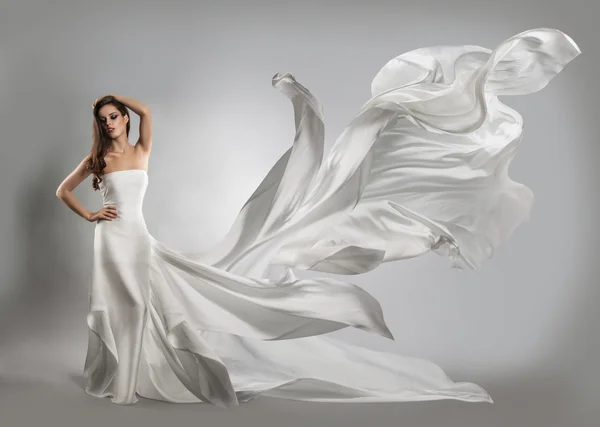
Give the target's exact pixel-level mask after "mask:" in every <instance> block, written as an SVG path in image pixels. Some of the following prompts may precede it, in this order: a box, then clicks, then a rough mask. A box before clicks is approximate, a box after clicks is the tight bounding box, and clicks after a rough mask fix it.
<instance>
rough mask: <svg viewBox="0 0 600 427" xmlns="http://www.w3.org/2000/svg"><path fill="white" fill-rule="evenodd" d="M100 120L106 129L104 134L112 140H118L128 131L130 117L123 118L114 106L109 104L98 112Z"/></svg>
mask: <svg viewBox="0 0 600 427" xmlns="http://www.w3.org/2000/svg"><path fill="white" fill-rule="evenodd" d="M98 118H99V119H100V125H101V126H102V127H103V128H104V132H106V134H107V135H108V137H109V138H111V139H115V138H118V137H119V136H120V135H121V134H123V133H124V132H126V130H127V128H126V125H127V122H128V121H129V117H127V116H123V115H122V114H121V113H120V111H119V110H117V108H116V107H115V106H114V105H112V104H107V105H104V106H103V107H102V108H100V110H98Z"/></svg>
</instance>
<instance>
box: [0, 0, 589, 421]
mask: <svg viewBox="0 0 600 427" xmlns="http://www.w3.org/2000/svg"><path fill="white" fill-rule="evenodd" d="M599 12H600V7H599V5H598V3H596V2H594V1H592V0H589V1H585V0H570V1H569V3H568V4H567V2H566V1H563V2H559V1H556V0H554V1H548V0H527V1H525V2H524V1H522V0H504V1H489V0H461V1H456V0H452V1H449V0H437V1H431V0H418V1H400V0H398V1H380V0H369V1H367V0H364V1H324V0H321V1H318V2H317V1H313V0H310V1H309V0H303V1H301V2H300V1H294V2H292V1H273V0H269V1H260V2H259V1H241V0H238V1H235V2H234V1H223V0H220V1H219V2H216V1H215V2H200V1H181V0H172V1H169V2H167V1H112V0H103V1H94V2H90V1H75V0H71V1H65V0H62V1H59V0H54V1H52V2H48V1H27V0H18V1H17V0H13V1H10V0H8V1H7V0H2V2H1V3H0V97H1V102H0V131H1V134H0V135H1V139H0V147H1V150H2V151H1V158H0V162H1V167H0V191H1V195H2V199H1V200H2V201H1V204H0V218H1V221H0V242H1V244H0V271H1V273H2V274H1V276H0V278H1V282H0V393H1V395H0V425H2V426H3V427H4V426H6V427H9V426H10V427H12V426H17V425H28V426H34V425H37V423H38V422H40V423H41V422H43V424H44V425H65V424H69V425H81V426H86V427H88V426H105V425H109V424H114V425H119V426H137V425H145V426H153V425H157V426H158V425H161V426H162V425H165V424H166V423H169V425H200V424H202V425H210V426H221V425H223V426H225V425H231V426H236V425H237V426H242V425H243V426H281V425H283V424H284V423H285V424H286V425H289V426H302V427H306V426H318V427H321V426H348V427H350V426H360V427H366V426H377V427H380V426H406V427H408V426H431V427H434V426H440V427H441V426H444V427H459V426H460V427H470V426H478V427H482V426H486V427H487V426H491V427H496V426H498V427H500V426H502V427H506V426H510V427H517V426H540V427H541V426H543V427H554V426H557V427H558V426H561V427H562V426H567V425H568V426H570V427H571V426H572V427H575V426H598V425H600V421H599V419H600V414H599V412H600V411H599V409H598V405H597V404H598V402H600V385H599V384H600V369H599V367H598V363H599V360H600V357H599V356H600V354H599V353H600V352H599V348H600V339H599V334H598V332H597V331H598V327H599V326H600V315H599V310H598V308H597V307H598V304H599V303H600V298H599V297H600V290H599V283H598V276H599V273H600V268H599V264H600V262H599V261H600V258H599V255H598V253H599V250H600V247H599V244H598V239H599V237H600V233H599V226H598V218H599V209H598V206H599V203H598V199H599V197H598V192H597V190H596V191H594V189H595V188H594V187H595V186H597V185H598V184H599V183H600V179H599V178H600V172H599V169H598V162H599V160H600V150H599V148H598V137H597V130H596V128H597V124H598V105H599V99H600V89H599V88H600V85H599V83H598V79H597V75H598V70H599V69H600V60H599V56H598V53H599V49H598V40H597V39H598V34H599V33H598V22H597V17H598V16H599ZM536 27H553V28H557V29H559V30H561V31H564V32H565V33H567V34H568V35H569V36H571V37H572V38H573V39H574V40H575V41H576V43H577V44H578V45H579V47H580V48H581V50H582V51H583V54H582V55H580V56H579V57H578V58H576V59H575V60H574V61H573V62H572V63H571V64H569V65H567V67H566V68H565V69H564V70H563V71H562V73H561V74H559V75H558V76H557V77H556V78H555V79H554V80H553V81H552V82H551V83H550V85H549V86H548V87H546V88H545V89H543V90H542V91H541V92H538V93H536V94H533V95H529V96H526V97H511V98H507V97H504V98H502V100H503V102H505V103H507V104H509V105H510V106H512V107H514V108H516V109H517V110H518V111H519V112H520V113H521V114H522V115H523V117H524V121H525V130H524V138H523V143H522V146H521V148H520V151H519V153H518V154H517V157H516V159H515V161H514V162H513V163H512V167H511V169H510V171H511V177H512V178H513V179H514V180H516V181H519V182H522V183H525V184H526V185H528V186H529V187H530V188H532V190H533V191H534V193H535V195H536V201H535V208H534V212H533V215H532V219H531V221H529V222H528V223H526V224H524V225H523V226H522V227H520V228H519V229H518V230H517V231H516V233H515V234H514V236H513V238H512V239H511V241H510V242H509V243H508V244H506V245H505V246H503V247H502V248H501V249H500V250H499V251H498V252H497V253H496V254H495V255H494V257H493V258H492V259H490V260H489V261H488V262H487V263H486V264H485V265H484V268H483V269H481V270H480V271H476V272H473V271H462V270H454V269H450V268H449V263H448V260H446V259H444V258H441V257H439V256H437V255H435V254H433V253H430V254H427V255H426V256H423V257H420V258H416V259H413V260H408V261H403V262H396V263H389V264H385V265H383V266H381V267H380V268H378V269H377V270H375V271H373V272H370V273H368V274H364V275H360V276H353V277H350V276H346V278H347V279H348V280H352V281H353V282H354V283H357V284H360V285H362V286H364V287H365V288H366V289H368V290H369V291H370V292H371V293H372V294H374V295H375V296H376V297H377V298H378V299H379V300H380V301H381V302H382V305H383V308H384V312H385V314H386V320H387V322H388V324H389V326H390V328H391V330H392V331H393V333H394V335H395V336H396V341H395V342H394V341H388V340H385V339H383V338H381V337H378V336H374V335H373V336H371V335H369V334H367V333H364V332H361V331H356V330H351V329H346V330H342V331H339V332H336V333H334V334H333V335H335V336H337V337H340V338H342V339H345V340H348V341H351V342H359V343H362V344H364V345H365V346H369V347H372V348H377V349H384V350H387V351H393V352H398V353H401V354H405V355H411V356H417V357H424V358H428V359H431V360H433V361H435V362H436V363H438V364H439V365H440V366H441V367H443V368H444V369H445V370H446V372H447V373H448V374H449V375H450V376H451V377H452V378H453V379H455V380H457V381H471V382H475V383H478V384H480V385H481V386H483V387H484V388H486V389H487V390H488V391H489V392H490V393H491V395H492V397H493V398H494V400H495V402H494V403H493V404H491V405H490V404H484V403H482V404H469V403H464V402H456V401H437V402H419V403H399V404H395V403H384V404H378V403H368V404H327V403H305V402H294V401H287V400H281V399H273V398H266V397H259V398H258V399H256V400H254V401H252V402H250V403H249V404H247V405H243V406H241V407H239V408H236V409H234V410H230V411H228V410H225V409H220V408H216V407H212V406H209V405H202V404H198V405H169V404H165V403H161V402H155V401H151V400H146V399H140V402H139V403H138V404H137V405H135V406H131V407H120V406H116V405H113V404H111V403H110V401H109V400H108V399H94V398H92V397H89V396H87V395H85V394H84V392H83V379H82V377H81V372H82V369H83V362H84V357H85V351H86V346H87V333H88V331H87V325H86V323H85V315H86V310H87V296H88V285H89V275H90V272H91V260H92V258H91V255H92V242H93V230H94V224H93V223H88V222H86V221H85V220H83V219H81V218H79V217H78V216H76V215H75V214H74V213H73V212H71V211H70V210H69V209H68V208H67V207H66V206H64V205H63V204H62V203H61V202H60V201H59V200H58V199H57V198H56V196H55V191H56V188H57V187H58V185H59V184H60V182H61V181H62V180H63V179H64V177H65V176H66V175H67V174H68V173H70V172H71V170H72V169H73V168H74V167H75V166H76V165H77V163H78V162H80V161H81V160H82V159H83V157H84V156H85V155H86V154H87V153H88V151H89V148H90V145H91V139H90V133H91V125H92V107H91V105H92V102H93V101H94V99H95V98H96V97H98V96H102V95H105V94H106V93H118V94H122V95H125V96H130V97H133V98H137V99H140V100H141V101H143V102H145V103H147V104H148V105H149V106H150V108H151V109H152V111H153V118H154V137H153V141H154V145H153V152H152V157H151V160H150V167H149V175H150V184H149V188H148V191H147V195H146V200H145V205H144V213H145V216H146V221H147V223H148V227H149V229H150V232H151V233H152V234H153V235H154V236H155V237H156V238H157V239H159V240H161V241H163V242H164V243H165V244H167V245H171V246H173V247H174V248H179V249H181V250H185V251H187V250H196V249H203V248H208V247H210V246H212V245H213V244H215V243H216V242H217V241H218V240H219V239H220V238H221V237H222V236H223V235H224V234H225V232H226V231H227V230H228V228H229V226H230V225H231V223H232V221H233V220H234V218H235V217H236V215H237V212H238V211H239V209H240V208H241V206H242V204H243V203H244V202H245V200H246V199H247V198H248V197H249V195H250V194H251V193H252V191H253V190H254V189H255V188H256V186H257V185H258V184H259V182H260V181H261V180H262V178H263V176H264V175H265V174H266V172H267V171H268V170H269V169H270V167H271V166H272V165H273V164H274V162H275V161H276V160H277V159H278V158H279V156H280V155H281V154H282V153H283V152H285V151H286V150H287V149H288V147H289V146H290V144H291V143H292V138H293V135H294V124H293V113H292V107H291V105H290V104H289V100H288V99H287V98H286V97H285V96H284V95H282V94H281V93H279V92H278V91H277V90H275V89H273V88H272V86H271V77H272V76H273V75H274V74H275V73H276V72H284V71H289V72H291V73H292V74H293V75H294V76H295V77H296V78H297V79H298V81H299V82H301V83H302V84H303V85H305V86H306V87H308V88H309V90H310V91H311V92H313V93H314V94H315V95H316V96H317V98H318V99H319V100H320V101H321V103H322V104H323V106H324V110H325V119H326V127H327V141H328V145H327V147H330V146H331V144H332V143H333V141H334V140H335V138H336V137H337V136H338V135H339V134H340V133H341V131H342V130H343V128H344V126H345V125H346V124H348V123H349V121H350V120H351V119H352V118H353V117H354V115H355V114H356V113H357V112H358V110H359V109H360V107H361V106H362V104H363V103H364V102H366V101H367V100H368V99H369V97H370V93H369V89H370V83H371V79H372V78H373V77H374V76H375V74H376V73H377V71H378V70H379V69H380V68H381V67H382V66H383V65H384V64H385V63H386V62H387V61H388V60H389V59H391V58H392V57H394V56H396V55H399V54H400V53H403V52H405V51H408V50H412V49H415V48H418V47H423V46H429V45H437V44H477V45H482V46H486V47H489V48H494V47H495V46H496V45H498V44H499V43H500V42H501V41H503V40H504V39H506V38H508V37H510V36H512V35H514V34H516V33H519V32H522V31H524V30H527V29H530V28H536ZM132 119H133V121H132V133H131V134H130V141H131V142H135V140H136V139H137V137H138V128H137V127H138V124H139V120H138V118H137V116H135V115H133V116H132ZM75 195H76V196H77V197H78V198H79V200H81V201H82V202H83V203H84V204H85V205H86V206H88V207H89V208H90V209H94V210H96V209H99V208H100V207H101V206H102V201H101V196H100V194H99V193H98V192H94V191H92V187H91V178H88V179H87V180H86V181H84V182H83V183H82V185H81V186H80V187H78V188H77V189H76V191H75ZM302 274H306V273H305V272H303V273H301V275H302ZM306 275H310V274H306ZM355 374H356V375H360V372H356V373H355Z"/></svg>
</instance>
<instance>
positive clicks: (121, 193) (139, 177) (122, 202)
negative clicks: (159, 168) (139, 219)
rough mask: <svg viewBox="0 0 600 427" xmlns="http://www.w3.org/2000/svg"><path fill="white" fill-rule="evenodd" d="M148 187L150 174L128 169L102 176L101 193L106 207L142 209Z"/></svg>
mask: <svg viewBox="0 0 600 427" xmlns="http://www.w3.org/2000/svg"><path fill="white" fill-rule="evenodd" d="M147 187H148V174H147V173H146V171H145V170H143V169H126V170H120V171H115V172H109V173H107V174H105V175H103V176H102V182H101V183H100V191H101V192H102V201H103V205H104V206H108V205H116V206H117V207H121V208H141V206H142V203H143V202H144V195H145V194H146V188H147Z"/></svg>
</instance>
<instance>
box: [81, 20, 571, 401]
mask: <svg viewBox="0 0 600 427" xmlns="http://www.w3.org/2000/svg"><path fill="white" fill-rule="evenodd" d="M580 53H581V51H580V50H579V48H578V47H577V45H576V44H575V42H574V41H573V40H572V39H571V38H569V37H568V36H567V35H565V34H564V33H562V32H560V31H558V30H554V29H546V28H541V29H534V30H529V31H525V32H523V33H520V34H517V35H515V36H513V37H511V38H509V39H507V40H506V41H504V42H502V43H501V44H500V45H499V46H498V47H497V48H496V49H494V50H489V49H486V48H483V47H479V46H472V45H465V46H437V47H429V48H421V49H416V50H413V51H410V52H408V53H405V54H403V55H400V56H398V57H396V58H394V59H392V60H390V61H389V62H388V63H387V64H386V65H385V66H384V67H383V68H382V69H381V70H380V71H379V73H378V74H377V75H376V77H375V79H374V80H373V82H372V94H373V97H372V98H371V99H370V100H369V101H368V102H367V103H366V104H365V105H364V106H363V108H362V109H361V111H360V112H359V114H358V115H357V116H356V117H355V118H354V119H353V120H352V122H351V123H350V124H349V125H348V126H347V127H346V129H345V130H344V131H343V133H342V134H341V135H340V137H339V138H338V139H337V141H336V142H335V144H334V146H333V148H332V149H331V151H330V152H329V153H327V155H325V156H324V152H323V151H324V121H323V113H322V109H321V105H320V104H319V102H318V101H317V100H316V98H315V97H314V96H313V95H312V94H311V93H310V92H309V91H308V89H306V88H305V87H304V86H302V85H301V84H299V83H298V82H297V81H296V80H295V78H294V77H293V76H292V75H290V74H289V73H285V74H276V75H275V76H274V77H273V85H274V87H276V88H277V89H279V90H280V91H281V92H283V93H284V94H285V95H286V96H287V97H288V98H289V99H290V101H291V102H292V105H293V109H294V114H295V123H296V130H297V133H296V138H295V139H294V143H293V145H292V147H291V148H290V149H289V150H288V151H287V152H286V153H285V154H284V155H283V156H282V157H281V159H280V160H279V161H278V162H277V163H276V164H275V165H274V166H273V168H272V169H271V170H270V172H269V173H268V174H267V176H266V177H265V179H264V180H263V182H262V183H261V184H260V186H259V187H258V188H257V189H256V191H255V192H254V193H253V194H252V196H251V197H250V198H249V199H248V201H247V202H246V203H245V204H244V206H243V207H242V209H241V211H240V213H239V215H238V217H237V219H236V220H235V222H234V223H233V225H232V227H231V229H230V231H229V232H228V233H227V235H226V236H225V238H224V239H223V240H222V241H221V242H220V243H219V244H218V245H216V246H215V247H214V248H212V249H211V250H209V251H206V252H203V253H196V254H185V253H182V252H177V251H175V250H173V249H170V248H167V247H165V246H164V245H162V244H161V243H160V242H158V241H157V240H156V239H154V238H153V237H152V236H151V235H150V234H149V232H148V229H147V227H146V223H145V221H144V217H143V214H142V203H143V199H144V194H145V191H146V188H147V185H148V174H147V173H146V172H145V171H143V170H124V171H117V172H112V173H108V174H106V175H104V177H103V181H102V182H101V184H100V185H101V191H102V196H103V202H104V205H116V206H117V210H118V212H119V216H118V218H116V219H114V220H112V221H99V222H98V223H97V224H96V229H95V237H94V263H93V272H92V280H91V286H90V294H89V314H88V316H87V322H88V325H89V330H90V335H89V346H88V352H87V357H86V361H85V368H84V370H85V375H86V378H87V379H86V381H87V384H86V389H85V390H86V393H88V394H90V395H93V396H98V397H106V396H109V397H110V398H111V400H112V401H113V402H114V403H118V404H131V403H135V402H136V401H137V396H138V395H139V396H142V397H146V398H151V399H158V400H163V401H167V402H179V403H186V402H207V403H212V404H215V405H219V406H227V407H230V406H235V405H238V404H240V403H241V402H245V401H248V400H250V399H252V398H254V397H256V396H257V395H259V394H261V395H265V396H274V397H281V398H288V399H296V400H307V401H321V402H325V401H332V402H336V401H337V402H375V401H376V402H383V401H397V402H399V401H419V400H434V399H458V400H463V401H470V402H481V401H485V402H492V399H491V397H490V396H489V394H488V393H487V392H486V391H485V390H484V389H482V388H481V387H479V386H477V385H475V384H472V383H468V382H454V381H452V380H451V379H450V378H448V377H447V376H446V375H445V374H444V372H443V371H442V369H440V368H439V367H438V366H437V365H435V364H434V363H432V362H429V361H427V360H422V359H417V358H409V357H403V356H401V355H398V354H394V353H386V352H379V351H374V350H370V349H367V348H363V347H360V346H356V345H350V344H347V343H344V342H342V341H340V340H336V339H332V338H331V337H327V336H324V335H323V334H326V333H328V332H332V331H335V330H338V329H340V328H344V327H347V326H352V327H355V328H359V329H362V330H365V331H368V332H373V333H376V334H379V335H381V336H383V337H386V338H391V339H393V337H392V333H391V332H390V330H389V329H388V327H387V325H386V323H385V321H384V316H383V313H382V310H381V306H380V305H379V303H378V301H377V300H376V299H375V298H374V297H373V296H371V295H370V294H369V293H368V292H367V291H366V290H365V289H363V288H361V287H359V286H357V285H353V284H351V283H349V282H346V281H342V280H334V279H331V278H324V277H318V278H310V279H303V280H300V279H298V278H296V276H295V275H294V272H293V269H294V268H297V269H310V270H313V271H323V272H328V273H337V274H345V275H352V274H359V273H363V272H366V271H370V270H372V269H374V268H376V267H377V266H378V265H379V264H381V263H382V262H386V261H392V260H400V259H405V258H410V257H415V256H418V255H421V254H423V253H426V252H428V251H430V250H433V251H435V252H436V253H438V254H440V255H444V256H447V257H448V258H449V259H450V261H451V265H452V267H455V268H468V269H476V268H477V267H478V266H479V265H480V264H481V263H482V262H483V261H484V260H485V259H487V258H489V257H490V256H491V255H492V253H493V251H494V249H495V248H497V247H498V246H499V245H500V244H502V242H503V241H505V240H506V239H507V238H508V237H509V236H510V234H511V233H512V232H513V230H514V229H515V228H516V227H518V226H519V224H521V223H522V222H524V221H525V220H527V219H528V217H529V214H530V211H531V207H532V202H533V195H532V192H531V191H530V190H529V189H528V188H527V187H526V186H524V185H522V184H520V183H517V182H514V181H512V180H511V179H510V178H509V176H508V173H507V169H508V165H509V164H510V161H511V160H512V158H513V156H514V155H515V153H516V151H517V148H518V145H519V143H520V140H521V134H522V127H523V125H522V119H521V116H520V115H519V114H518V113H517V112H516V111H514V110H513V109H511V108H509V107H507V106H506V105H504V104H502V103H501V102H500V101H499V100H498V98H497V95H520V94H527V93H532V92H535V91H537V90H540V89H542V88H543V87H544V86H545V85H546V84H548V82H549V81H550V80H551V79H552V78H553V77H554V76H555V75H557V74H558V73H559V72H560V71H561V70H562V69H563V67H564V66H565V65H566V64H567V63H568V62H570V61H571V60H572V59H573V58H575V57H576V56H577V55H579V54H580Z"/></svg>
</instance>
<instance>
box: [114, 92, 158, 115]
mask: <svg viewBox="0 0 600 427" xmlns="http://www.w3.org/2000/svg"><path fill="white" fill-rule="evenodd" d="M111 95H112V96H114V97H115V98H116V99H117V101H119V102H121V103H122V104H125V106H126V107H128V108H130V109H131V110H133V112H134V113H135V114H137V115H138V116H143V115H144V114H146V113H147V112H148V110H149V108H148V106H147V105H146V104H144V103H143V102H140V101H137V100H135V99H133V98H128V97H126V96H121V95H115V94H114V93H113V94H111Z"/></svg>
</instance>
